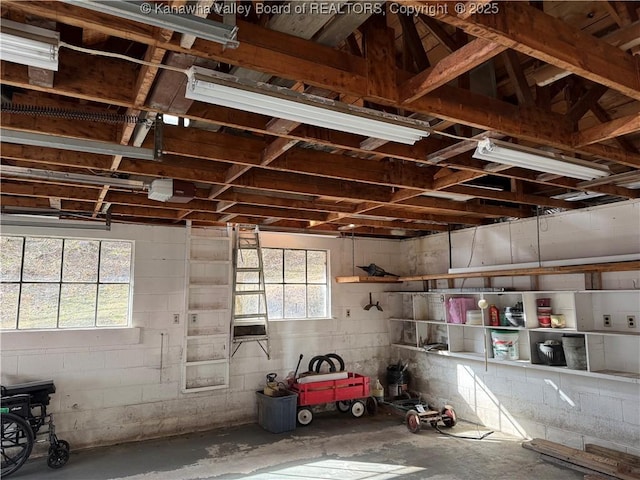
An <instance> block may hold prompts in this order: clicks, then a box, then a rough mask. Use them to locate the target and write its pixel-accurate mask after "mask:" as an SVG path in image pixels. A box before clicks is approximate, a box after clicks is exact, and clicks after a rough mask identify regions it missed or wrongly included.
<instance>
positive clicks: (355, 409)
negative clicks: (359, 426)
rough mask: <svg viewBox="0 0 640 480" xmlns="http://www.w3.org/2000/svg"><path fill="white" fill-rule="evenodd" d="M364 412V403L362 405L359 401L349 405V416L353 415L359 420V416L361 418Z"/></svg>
mask: <svg viewBox="0 0 640 480" xmlns="http://www.w3.org/2000/svg"><path fill="white" fill-rule="evenodd" d="M366 411H367V408H366V407H365V406H364V403H362V402H361V401H360V400H356V401H355V402H353V403H352V404H351V415H353V416H354V417H356V418H360V417H361V416H363V415H364V412H366Z"/></svg>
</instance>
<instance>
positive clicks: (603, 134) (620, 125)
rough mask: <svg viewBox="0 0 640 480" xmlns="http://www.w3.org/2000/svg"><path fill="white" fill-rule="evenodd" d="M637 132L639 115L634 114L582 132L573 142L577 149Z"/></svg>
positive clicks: (639, 121)
mask: <svg viewBox="0 0 640 480" xmlns="http://www.w3.org/2000/svg"><path fill="white" fill-rule="evenodd" d="M639 131H640V113H634V114H632V115H627V116H626V117H621V118H616V119H615V120H611V121H610V122H607V123H603V124H601V125H595V126H593V127H590V128H587V129H586V130H582V131H580V132H578V133H577V134H576V135H575V137H574V142H575V145H576V146H577V147H582V146H584V145H590V144H592V143H598V142H603V141H605V140H610V139H612V138H616V137H621V136H623V135H628V134H630V133H636V132H639Z"/></svg>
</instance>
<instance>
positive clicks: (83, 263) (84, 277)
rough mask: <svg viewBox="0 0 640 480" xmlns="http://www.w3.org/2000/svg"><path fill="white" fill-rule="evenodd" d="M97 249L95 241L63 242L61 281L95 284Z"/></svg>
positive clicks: (98, 246)
mask: <svg viewBox="0 0 640 480" xmlns="http://www.w3.org/2000/svg"><path fill="white" fill-rule="evenodd" d="M99 248H100V242H97V241H92V240H65V241H64V263H63V264H62V281H63V282H97V281H98V249H99Z"/></svg>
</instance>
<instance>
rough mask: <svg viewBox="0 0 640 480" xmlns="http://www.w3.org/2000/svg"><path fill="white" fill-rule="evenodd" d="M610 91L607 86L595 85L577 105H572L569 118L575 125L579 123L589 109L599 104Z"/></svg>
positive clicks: (568, 113)
mask: <svg viewBox="0 0 640 480" xmlns="http://www.w3.org/2000/svg"><path fill="white" fill-rule="evenodd" d="M607 90H609V88H608V87H607V86H605V85H594V86H593V87H591V88H590V89H589V90H587V92H586V93H585V94H584V95H582V97H580V99H578V101H577V102H576V103H574V104H573V105H571V107H570V108H569V110H568V111H567V117H568V118H569V119H570V120H571V122H573V123H577V122H578V120H580V119H581V118H582V117H584V114H585V113H587V112H588V111H589V109H590V108H591V107H592V106H593V105H596V104H597V103H598V100H599V99H600V98H601V97H602V96H603V95H604V94H605V93H606V92H607Z"/></svg>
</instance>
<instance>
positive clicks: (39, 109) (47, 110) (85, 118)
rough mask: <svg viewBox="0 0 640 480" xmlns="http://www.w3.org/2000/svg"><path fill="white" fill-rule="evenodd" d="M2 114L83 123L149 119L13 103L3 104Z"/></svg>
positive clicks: (131, 121)
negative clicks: (34, 116) (61, 119)
mask: <svg viewBox="0 0 640 480" xmlns="http://www.w3.org/2000/svg"><path fill="white" fill-rule="evenodd" d="M2 113H15V114H22V115H36V116H39V117H53V118H63V119H66V120H79V121H82V122H101V123H117V124H121V123H145V122H147V119H145V118H142V117H139V116H137V115H123V114H120V113H102V112H82V111H80V110H66V109H63V108H55V107H43V106H38V105H16V104H14V103H11V102H2Z"/></svg>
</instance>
